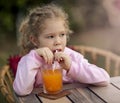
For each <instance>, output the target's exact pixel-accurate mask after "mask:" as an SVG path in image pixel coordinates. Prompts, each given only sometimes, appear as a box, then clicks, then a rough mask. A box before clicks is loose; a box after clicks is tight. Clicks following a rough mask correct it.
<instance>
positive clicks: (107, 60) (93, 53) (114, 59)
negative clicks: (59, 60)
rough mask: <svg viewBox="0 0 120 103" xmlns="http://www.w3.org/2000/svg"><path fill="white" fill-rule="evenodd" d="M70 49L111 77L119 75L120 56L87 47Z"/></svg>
mask: <svg viewBox="0 0 120 103" xmlns="http://www.w3.org/2000/svg"><path fill="white" fill-rule="evenodd" d="M70 48H72V49H73V50H76V51H78V52H80V53H81V54H83V55H84V57H85V58H86V59H88V61H89V62H90V63H93V64H95V65H97V66H99V67H102V68H104V69H105V70H106V71H107V72H108V73H109V75H110V76H111V77H113V76H118V75H120V56H118V55H116V54H114V53H112V52H110V51H106V50H101V49H98V48H95V47H89V46H81V45H72V46H70Z"/></svg>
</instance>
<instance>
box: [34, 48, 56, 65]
mask: <svg viewBox="0 0 120 103" xmlns="http://www.w3.org/2000/svg"><path fill="white" fill-rule="evenodd" d="M36 52H37V53H38V54H39V55H40V56H41V57H43V59H44V60H45V62H46V63H47V64H52V62H53V59H54V55H53V53H52V51H51V50H50V49H49V48H47V47H43V48H38V49H36Z"/></svg>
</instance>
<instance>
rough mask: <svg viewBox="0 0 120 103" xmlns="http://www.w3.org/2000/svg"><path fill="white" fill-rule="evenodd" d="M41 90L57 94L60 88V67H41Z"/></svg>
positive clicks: (61, 85) (61, 83)
mask: <svg viewBox="0 0 120 103" xmlns="http://www.w3.org/2000/svg"><path fill="white" fill-rule="evenodd" d="M42 80H43V92H44V93H47V94H57V93H59V92H60V91H61V90H62V87H63V82H62V69H61V68H54V69H53V68H52V67H51V68H43V69H42Z"/></svg>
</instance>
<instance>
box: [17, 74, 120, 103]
mask: <svg viewBox="0 0 120 103" xmlns="http://www.w3.org/2000/svg"><path fill="white" fill-rule="evenodd" d="M66 89H69V91H70V92H71V93H70V94H69V95H67V96H64V97H61V98H59V99H56V100H51V99H47V98H44V97H40V96H38V95H37V92H41V90H40V89H39V91H38V89H37V91H36V90H34V91H33V92H32V93H31V94H30V95H28V96H23V97H19V96H18V98H17V99H18V102H19V103H120V76H118V77H112V78H111V83H110V84H109V85H108V86H107V87H95V86H88V87H86V85H83V84H78V83H76V84H67V85H65V86H64V90H66Z"/></svg>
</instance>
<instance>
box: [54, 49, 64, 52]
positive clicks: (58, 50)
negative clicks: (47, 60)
mask: <svg viewBox="0 0 120 103" xmlns="http://www.w3.org/2000/svg"><path fill="white" fill-rule="evenodd" d="M61 51H62V50H61V49H55V50H53V53H55V52H61Z"/></svg>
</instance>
